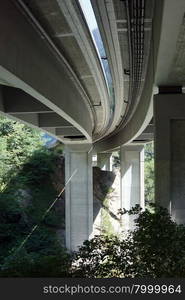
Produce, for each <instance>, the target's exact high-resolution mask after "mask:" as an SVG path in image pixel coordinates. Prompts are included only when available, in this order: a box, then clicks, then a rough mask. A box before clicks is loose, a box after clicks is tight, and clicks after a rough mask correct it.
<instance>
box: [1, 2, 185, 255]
mask: <svg viewBox="0 0 185 300" xmlns="http://www.w3.org/2000/svg"><path fill="white" fill-rule="evenodd" d="M84 2H86V6H87V2H88V7H90V9H91V10H89V11H86V9H88V7H86V8H85V6H84V5H85V4H84ZM92 11H93V12H94V13H92ZM184 14H185V1H184V0H178V1H174V0H91V1H89V0H86V1H83V0H79V1H78V0H6V1H1V2H0V45H1V47H0V111H1V113H2V114H5V115H7V116H9V117H11V118H13V119H15V120H20V121H22V122H24V123H26V124H29V125H31V126H33V127H39V128H41V129H42V130H44V131H45V132H48V133H49V134H50V135H52V136H54V137H56V138H57V139H58V140H59V141H61V142H62V143H63V144H64V145H65V174H66V182H67V181H68V179H69V178H70V177H71V175H72V174H73V172H74V171H75V170H77V173H76V174H75V175H74V176H73V178H72V180H71V181H70V183H69V184H68V185H67V186H66V246H67V247H68V248H69V249H70V250H74V249H76V247H77V246H78V245H80V244H82V242H83V241H84V240H85V239H88V238H89V237H90V236H91V233H92V227H93V199H92V154H94V153H96V154H97V156H98V163H99V165H100V166H102V165H104V164H105V163H106V161H107V160H108V158H109V156H110V154H111V152H113V151H115V150H119V149H120V152H121V186H122V189H121V190H122V193H121V195H120V199H121V205H122V207H125V208H129V207H130V206H133V205H134V204H140V205H141V206H144V187H143V146H144V144H145V143H147V142H149V141H151V140H153V139H154V142H155V176H156V178H155V190H156V191H155V194H156V200H157V201H159V202H160V203H161V204H162V205H163V206H165V207H167V208H168V209H169V210H170V213H171V214H172V216H173V218H174V219H175V220H176V221H177V222H179V223H184V220H185V201H184V194H185V184H184V174H185V151H184V149H185V96H184V93H183V92H184V87H185V18H184ZM92 15H93V17H95V18H94V19H95V20H96V26H95V25H94V26H95V27H94V28H93V29H92V28H91V27H92V26H91V25H92V24H90V23H89V22H92ZM88 17H91V21H90V19H89V18H88ZM97 43H98V44H99V48H101V49H98V44H97ZM153 108H154V109H153Z"/></svg>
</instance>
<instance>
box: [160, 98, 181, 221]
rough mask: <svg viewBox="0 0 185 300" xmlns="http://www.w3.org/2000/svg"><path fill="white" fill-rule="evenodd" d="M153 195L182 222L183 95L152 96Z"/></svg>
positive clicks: (175, 218) (176, 219)
mask: <svg viewBox="0 0 185 300" xmlns="http://www.w3.org/2000/svg"><path fill="white" fill-rule="evenodd" d="M154 128H155V135H154V147H155V148H154V149H155V198H156V202H158V203H159V204H160V205H161V206H163V207H166V208H168V210H169V212H170V213H171V215H172V218H173V219H174V220H175V221H176V222H177V223H179V224H180V223H185V95H184V94H158V95H155V96H154Z"/></svg>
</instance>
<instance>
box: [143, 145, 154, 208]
mask: <svg viewBox="0 0 185 300" xmlns="http://www.w3.org/2000/svg"><path fill="white" fill-rule="evenodd" d="M153 147H154V145H153V143H150V144H146V145H145V201H146V203H152V202H154V149H153Z"/></svg>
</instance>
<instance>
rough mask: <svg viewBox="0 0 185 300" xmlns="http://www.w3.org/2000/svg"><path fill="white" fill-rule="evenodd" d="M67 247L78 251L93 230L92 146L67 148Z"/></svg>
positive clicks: (71, 146)
mask: <svg viewBox="0 0 185 300" xmlns="http://www.w3.org/2000/svg"><path fill="white" fill-rule="evenodd" d="M75 171H76V173H75V175H74V176H73V177H72V179H71V181H70V182H69V183H68V184H67V186H66V190H65V199H66V200H65V203H66V204H65V205H66V216H65V220H66V247H67V248H68V249H69V250H71V251H74V250H77V249H78V246H80V245H82V244H83V242H84V240H87V239H89V237H90V235H91V233H92V228H93V186H92V153H91V145H85V144H84V145H82V144H81V145H70V146H69V145H68V146H66V147H65V178H66V182H67V181H68V180H69V178H70V177H71V176H72V174H74V172H75Z"/></svg>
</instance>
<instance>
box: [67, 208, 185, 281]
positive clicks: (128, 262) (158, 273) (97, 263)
mask: <svg viewBox="0 0 185 300" xmlns="http://www.w3.org/2000/svg"><path fill="white" fill-rule="evenodd" d="M152 208H153V210H152V209H151V208H150V209H147V210H146V211H145V212H140V213H139V216H138V217H137V218H136V221H135V222H136V228H135V230H134V231H133V232H129V233H128V235H127V237H126V238H125V239H121V238H120V239H119V238H118V237H116V236H111V237H105V236H98V237H95V238H93V239H92V240H91V241H85V242H84V244H83V246H82V247H80V249H79V251H78V252H76V253H75V254H74V259H73V268H72V276H73V277H89V278H93V277H94V278H101V277H124V278H126V277H151V278H160V277H185V227H184V226H183V225H177V224H176V223H175V222H173V221H172V220H171V218H170V215H169V214H168V211H167V210H166V209H165V208H162V207H159V206H157V205H152Z"/></svg>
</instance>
